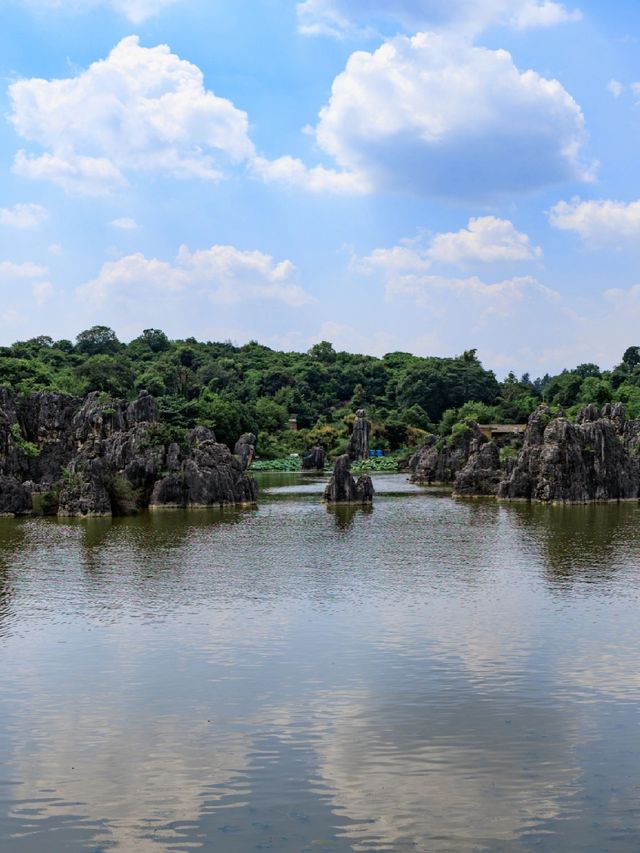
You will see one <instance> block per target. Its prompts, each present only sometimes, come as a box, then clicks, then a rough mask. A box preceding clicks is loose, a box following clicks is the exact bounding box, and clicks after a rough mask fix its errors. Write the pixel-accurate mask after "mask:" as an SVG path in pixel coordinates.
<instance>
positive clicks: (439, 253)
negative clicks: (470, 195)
mask: <svg viewBox="0 0 640 853" xmlns="http://www.w3.org/2000/svg"><path fill="white" fill-rule="evenodd" d="M429 257H430V258H432V259H433V260H434V261H440V262H441V263H446V264H456V265H464V264H467V263H473V262H476V261H480V262H481V263H489V264H490V263H495V262H497V261H533V260H536V259H539V258H541V257H542V249H541V248H540V247H539V246H533V245H532V244H531V240H530V239H529V236H528V235H527V234H523V233H522V232H520V231H517V230H516V229H515V228H514V226H513V223H512V222H509V220H507V219H498V218H497V217H495V216H480V217H476V218H475V219H471V220H469V226H468V228H463V229H461V230H460V231H455V232H449V233H446V234H438V235H437V236H436V237H435V238H434V240H433V242H432V244H431V247H430V249H429Z"/></svg>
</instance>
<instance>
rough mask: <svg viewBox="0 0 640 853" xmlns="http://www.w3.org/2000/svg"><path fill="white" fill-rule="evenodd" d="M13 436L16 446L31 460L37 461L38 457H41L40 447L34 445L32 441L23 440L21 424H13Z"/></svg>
mask: <svg viewBox="0 0 640 853" xmlns="http://www.w3.org/2000/svg"><path fill="white" fill-rule="evenodd" d="M11 435H12V436H13V440H14V441H15V443H16V446H17V447H19V448H20V450H22V452H23V453H24V454H25V456H28V457H29V458H30V459H35V457H36V456H39V455H40V448H39V447H38V445H37V444H34V443H33V442H32V441H27V439H26V438H23V436H22V430H21V429H20V426H19V424H11Z"/></svg>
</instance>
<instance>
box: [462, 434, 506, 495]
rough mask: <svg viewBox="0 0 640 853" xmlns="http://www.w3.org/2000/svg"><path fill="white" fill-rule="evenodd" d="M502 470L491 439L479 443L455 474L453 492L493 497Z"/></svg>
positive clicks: (498, 486)
mask: <svg viewBox="0 0 640 853" xmlns="http://www.w3.org/2000/svg"><path fill="white" fill-rule="evenodd" d="M503 475H504V472H503V470H502V467H501V465H500V452H499V450H498V448H497V446H496V445H495V444H494V443H493V442H492V441H487V442H485V443H484V444H479V445H478V446H477V447H476V448H475V449H474V450H473V451H472V453H471V455H470V456H469V459H468V461H467V464H466V465H465V466H464V467H463V468H462V469H461V470H460V471H458V473H457V474H456V477H455V493H456V495H459V496H460V497H489V496H493V497H495V496H496V495H497V494H498V490H499V488H500V483H501V482H502V477H503Z"/></svg>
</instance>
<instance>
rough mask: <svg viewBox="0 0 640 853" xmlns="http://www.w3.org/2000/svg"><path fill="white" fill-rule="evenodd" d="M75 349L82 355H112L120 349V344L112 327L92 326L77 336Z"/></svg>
mask: <svg viewBox="0 0 640 853" xmlns="http://www.w3.org/2000/svg"><path fill="white" fill-rule="evenodd" d="M76 349H77V350H78V352H80V353H82V354H83V355H113V354H114V353H117V352H119V351H120V350H121V349H122V344H121V343H120V341H119V340H118V338H117V337H116V333H115V332H114V331H113V329H110V328H109V327H108V326H92V327H91V328H90V329H85V331H84V332H80V334H79V335H78V336H77V338H76Z"/></svg>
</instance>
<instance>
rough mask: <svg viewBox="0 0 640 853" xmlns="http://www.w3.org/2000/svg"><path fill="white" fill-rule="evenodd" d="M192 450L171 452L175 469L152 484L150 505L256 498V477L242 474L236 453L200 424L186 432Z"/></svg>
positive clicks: (246, 501) (248, 501) (216, 503)
mask: <svg viewBox="0 0 640 853" xmlns="http://www.w3.org/2000/svg"><path fill="white" fill-rule="evenodd" d="M187 442H188V443H189V444H190V445H191V450H190V451H189V452H188V453H187V454H182V453H180V452H178V453H176V454H174V456H173V458H172V466H173V468H174V470H173V471H172V472H171V473H169V474H167V476H166V477H163V478H162V479H161V480H158V482H157V483H156V484H155V486H154V488H153V492H152V494H151V499H150V501H149V506H150V507H151V508H152V509H158V508H160V507H207V506H224V505H227V504H236V505H237V504H251V503H255V501H256V498H257V488H256V484H255V481H254V480H252V479H251V478H250V477H246V476H245V474H244V468H243V466H242V462H241V459H240V458H239V455H238V454H231V452H230V450H229V448H228V447H227V446H226V445H225V444H218V443H217V442H216V440H215V435H214V434H213V433H212V432H211V431H210V430H205V429H204V428H203V427H199V428H196V430H192V431H191V432H190V433H188V434H187Z"/></svg>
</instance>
